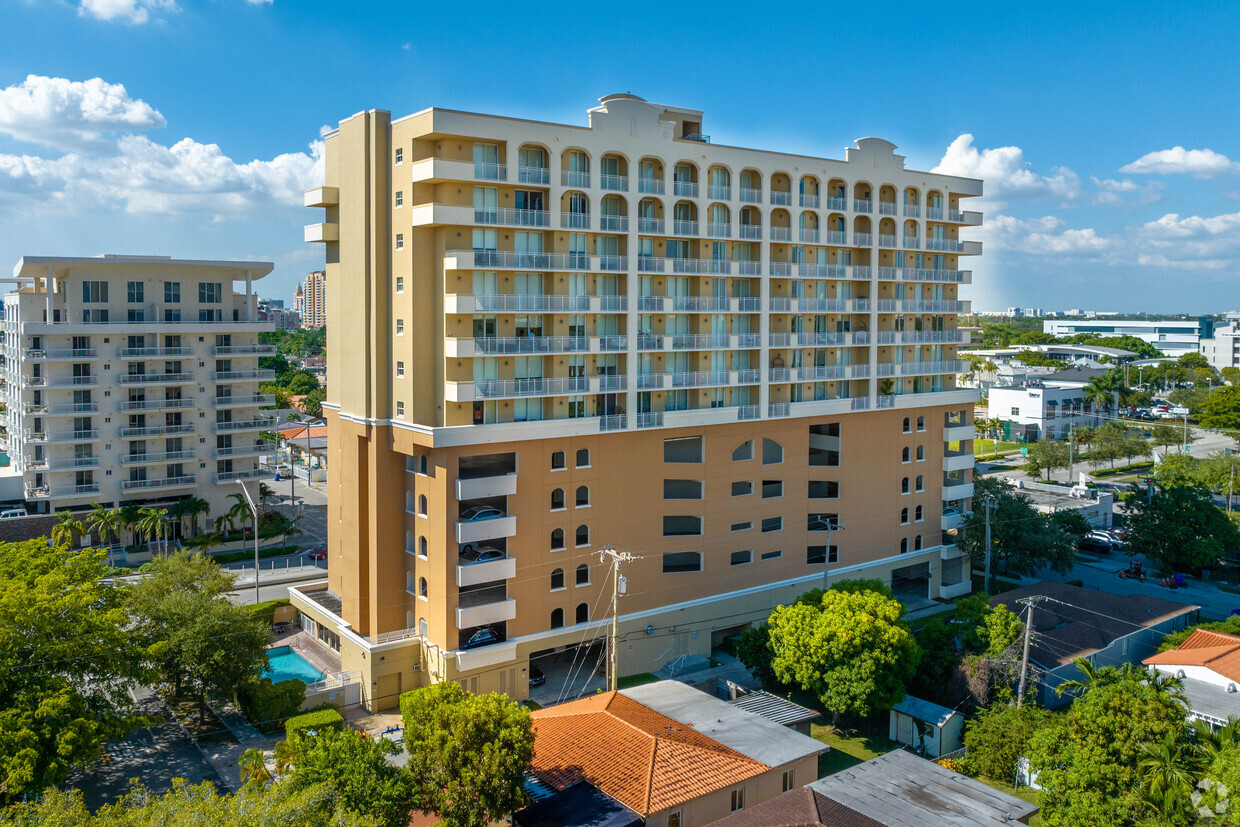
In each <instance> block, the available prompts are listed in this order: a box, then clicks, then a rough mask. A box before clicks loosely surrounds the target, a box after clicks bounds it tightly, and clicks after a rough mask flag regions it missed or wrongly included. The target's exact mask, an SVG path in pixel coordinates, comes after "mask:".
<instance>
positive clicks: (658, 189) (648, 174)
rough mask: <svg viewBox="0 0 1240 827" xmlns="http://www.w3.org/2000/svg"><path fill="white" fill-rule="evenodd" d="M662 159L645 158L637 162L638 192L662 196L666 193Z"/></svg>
mask: <svg viewBox="0 0 1240 827" xmlns="http://www.w3.org/2000/svg"><path fill="white" fill-rule="evenodd" d="M664 175H665V173H664V169H663V159H662V158H652V157H649V156H647V157H645V158H642V159H641V160H640V161H638V162H637V191H638V192H645V193H650V194H651V195H662V194H663V192H664V183H663V182H664Z"/></svg>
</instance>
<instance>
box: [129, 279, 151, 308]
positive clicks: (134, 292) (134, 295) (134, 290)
mask: <svg viewBox="0 0 1240 827" xmlns="http://www.w3.org/2000/svg"><path fill="white" fill-rule="evenodd" d="M144 288H145V284H144V283H143V282H140V281H131V282H126V284H125V295H126V300H127V301H128V302H129V303H130V304H142V302H144V301H146V299H144V298H143V294H144V293H145V292H146V290H145V289H144Z"/></svg>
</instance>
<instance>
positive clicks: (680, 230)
mask: <svg viewBox="0 0 1240 827" xmlns="http://www.w3.org/2000/svg"><path fill="white" fill-rule="evenodd" d="M672 234H673V235H697V234H698V223H697V222H696V221H673V222H672Z"/></svg>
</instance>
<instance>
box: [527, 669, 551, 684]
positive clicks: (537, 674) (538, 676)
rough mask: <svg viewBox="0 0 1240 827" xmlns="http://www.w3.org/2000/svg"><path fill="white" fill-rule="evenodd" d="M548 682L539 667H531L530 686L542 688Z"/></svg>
mask: <svg viewBox="0 0 1240 827" xmlns="http://www.w3.org/2000/svg"><path fill="white" fill-rule="evenodd" d="M546 682H547V676H546V675H544V674H543V671H542V670H541V669H539V668H538V667H537V666H530V686H542V685H543V684H544V683H546Z"/></svg>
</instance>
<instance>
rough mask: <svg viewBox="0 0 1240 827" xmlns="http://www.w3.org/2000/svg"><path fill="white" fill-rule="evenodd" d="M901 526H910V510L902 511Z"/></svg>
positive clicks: (902, 509)
mask: <svg viewBox="0 0 1240 827" xmlns="http://www.w3.org/2000/svg"><path fill="white" fill-rule="evenodd" d="M900 525H908V509H907V508H901V509H900Z"/></svg>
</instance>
